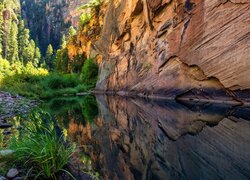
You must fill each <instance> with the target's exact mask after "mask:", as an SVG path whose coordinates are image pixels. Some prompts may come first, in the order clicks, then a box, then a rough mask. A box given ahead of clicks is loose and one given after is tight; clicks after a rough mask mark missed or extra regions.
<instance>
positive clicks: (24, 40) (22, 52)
mask: <svg viewBox="0 0 250 180" xmlns="http://www.w3.org/2000/svg"><path fill="white" fill-rule="evenodd" d="M21 28H22V26H21ZM29 38H30V31H29V29H26V28H23V29H19V35H18V42H19V48H18V49H19V58H20V61H21V62H23V63H24V64H27V61H28V60H29V59H28V58H29V52H28V51H29V48H27V47H28V46H29Z"/></svg>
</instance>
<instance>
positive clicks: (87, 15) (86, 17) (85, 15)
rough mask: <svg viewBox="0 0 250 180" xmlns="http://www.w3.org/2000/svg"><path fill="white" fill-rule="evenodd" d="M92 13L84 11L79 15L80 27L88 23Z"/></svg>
mask: <svg viewBox="0 0 250 180" xmlns="http://www.w3.org/2000/svg"><path fill="white" fill-rule="evenodd" d="M91 17H92V16H91V14H90V13H83V14H81V16H80V17H79V29H81V28H82V27H83V26H84V25H85V24H88V23H89V21H90V19H91Z"/></svg>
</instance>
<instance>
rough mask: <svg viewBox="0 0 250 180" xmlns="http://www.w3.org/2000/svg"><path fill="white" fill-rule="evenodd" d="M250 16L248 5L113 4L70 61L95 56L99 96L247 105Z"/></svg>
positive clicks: (142, 0)
mask: <svg viewBox="0 0 250 180" xmlns="http://www.w3.org/2000/svg"><path fill="white" fill-rule="evenodd" d="M249 11H250V2H249V1H248V0H245V1H220V0H213V1H210V0H191V1H190V0H157V1H156V0H147V1H146V0H133V1H131V0H123V1H121V0H114V1H109V2H108V3H106V4H105V5H104V6H103V8H102V11H101V12H102V14H103V16H99V18H95V19H94V20H92V23H91V24H90V26H89V27H88V28H90V31H88V30H84V33H83V32H81V33H80V34H79V35H78V37H77V40H76V42H77V43H75V44H77V46H78V47H75V48H71V53H70V54H71V57H74V55H76V54H77V53H84V54H86V55H87V56H89V57H90V56H96V59H97V60H98V63H99V64H100V75H99V80H98V83H97V87H96V90H99V91H102V92H107V91H112V92H119V91H122V92H126V93H127V92H129V93H127V94H137V95H138V94H139V95H143V96H165V97H166V96H167V97H173V98H175V97H180V96H182V95H183V96H184V97H183V98H187V97H189V96H190V95H191V94H192V98H195V99H198V100H200V99H203V100H204V99H205V100H218V99H219V100H222V101H228V102H230V101H241V102H245V103H247V102H250V101H249V94H250V92H249V89H250V61H249V59H250V54H249V51H250V46H249V44H250V23H249V20H250V14H249ZM97 21H98V22H99V23H96V22H97ZM100 27H101V28H102V30H101V31H100V30H99V28H100ZM86 32H90V33H86ZM126 93H123V94H126Z"/></svg>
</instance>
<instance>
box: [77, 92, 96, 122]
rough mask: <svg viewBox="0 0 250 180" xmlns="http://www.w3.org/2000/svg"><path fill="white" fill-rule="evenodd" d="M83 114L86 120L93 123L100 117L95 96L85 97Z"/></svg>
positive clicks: (82, 102)
mask: <svg viewBox="0 0 250 180" xmlns="http://www.w3.org/2000/svg"><path fill="white" fill-rule="evenodd" d="M81 107H82V114H83V116H84V118H85V119H86V120H87V121H88V122H90V123H92V122H94V119H95V117H96V116H97V115H98V107H97V102H96V99H95V97H94V96H85V97H84V98H83V101H81Z"/></svg>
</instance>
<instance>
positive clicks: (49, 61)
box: [45, 44, 55, 69]
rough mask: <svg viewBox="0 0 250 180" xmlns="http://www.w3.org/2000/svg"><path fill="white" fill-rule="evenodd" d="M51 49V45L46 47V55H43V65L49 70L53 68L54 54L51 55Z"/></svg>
mask: <svg viewBox="0 0 250 180" xmlns="http://www.w3.org/2000/svg"><path fill="white" fill-rule="evenodd" d="M53 51H54V50H53V47H52V45H51V44H49V45H48V48H47V51H46V55H45V63H46V65H47V67H48V68H49V69H53V68H54V64H55V63H54V60H55V58H54V54H53Z"/></svg>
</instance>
